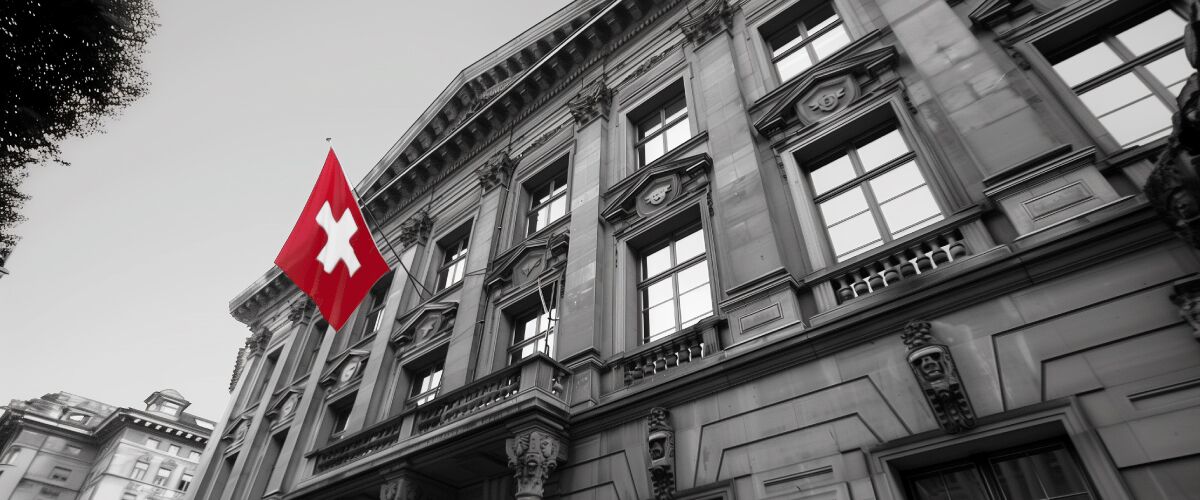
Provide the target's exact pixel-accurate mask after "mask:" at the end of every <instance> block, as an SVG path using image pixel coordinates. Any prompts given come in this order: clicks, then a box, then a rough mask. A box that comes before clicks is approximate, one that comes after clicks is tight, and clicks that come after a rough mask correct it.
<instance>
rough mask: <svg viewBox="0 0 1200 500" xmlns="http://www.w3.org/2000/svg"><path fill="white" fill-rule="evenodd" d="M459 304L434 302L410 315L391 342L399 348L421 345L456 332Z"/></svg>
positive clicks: (393, 335) (394, 333)
mask: <svg viewBox="0 0 1200 500" xmlns="http://www.w3.org/2000/svg"><path fill="white" fill-rule="evenodd" d="M457 312H458V303H457V302H432V303H429V304H425V305H424V306H422V307H421V308H420V309H418V310H417V311H414V312H413V313H412V314H410V315H409V316H408V317H407V318H406V319H405V320H404V322H403V323H401V324H400V326H399V327H397V328H396V330H395V331H393V332H392V336H391V338H390V341H391V342H392V343H393V344H395V345H396V346H397V347H404V346H407V345H410V344H411V345H420V344H423V343H425V342H427V341H429V340H431V339H434V338H437V337H440V336H442V335H444V334H448V333H449V332H451V331H453V330H454V317H455V313H457Z"/></svg>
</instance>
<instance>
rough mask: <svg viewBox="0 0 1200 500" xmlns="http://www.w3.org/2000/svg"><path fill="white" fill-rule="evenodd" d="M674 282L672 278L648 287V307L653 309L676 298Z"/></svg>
mask: <svg viewBox="0 0 1200 500" xmlns="http://www.w3.org/2000/svg"><path fill="white" fill-rule="evenodd" d="M673 283H674V282H672V281H671V279H670V278H668V279H664V280H662V281H659V282H658V283H655V284H653V285H650V286H648V287H646V307H647V308H649V307H653V306H656V305H659V304H661V303H663V302H665V301H668V300H671V298H672V297H674V296H675V288H674V284H673Z"/></svg>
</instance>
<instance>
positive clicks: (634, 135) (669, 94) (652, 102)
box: [624, 74, 701, 171]
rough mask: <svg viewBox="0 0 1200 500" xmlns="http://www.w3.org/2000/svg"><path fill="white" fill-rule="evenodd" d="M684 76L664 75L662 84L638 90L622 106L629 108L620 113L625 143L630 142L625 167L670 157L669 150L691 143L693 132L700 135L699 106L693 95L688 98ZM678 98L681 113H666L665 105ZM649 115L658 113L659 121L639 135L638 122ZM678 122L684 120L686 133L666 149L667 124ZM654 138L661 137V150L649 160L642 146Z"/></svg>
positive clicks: (651, 163) (670, 152) (636, 168)
mask: <svg viewBox="0 0 1200 500" xmlns="http://www.w3.org/2000/svg"><path fill="white" fill-rule="evenodd" d="M688 80H689V79H688V78H685V77H684V76H683V75H678V74H676V75H672V76H671V77H670V78H665V79H664V80H663V82H664V83H663V84H661V85H658V86H656V87H654V88H653V90H652V91H648V92H646V93H645V94H642V97H640V98H639V100H638V101H636V102H634V103H631V104H630V105H629V106H627V107H626V108H627V109H629V111H627V112H625V113H624V123H626V124H627V125H628V128H629V133H628V134H629V144H630V145H631V147H630V148H629V152H630V154H631V155H632V156H631V157H630V162H629V165H630V166H631V168H630V169H629V171H635V170H639V169H642V168H645V167H647V166H652V165H654V164H655V163H657V162H660V161H664V159H667V158H671V157H673V156H674V154H673V153H675V152H676V151H677V150H679V149H680V148H681V147H683V146H686V145H688V144H690V143H692V141H693V140H695V139H696V137H697V136H699V135H701V134H700V133H699V121H698V120H699V115H700V111H701V110H699V109H698V106H697V103H696V101H695V99H693V98H692V93H691V87H690V85H689V83H688ZM679 100H682V101H683V115H682V116H678V117H670V116H667V115H666V109H667V107H668V106H669V105H670V104H673V103H676V102H679ZM653 116H657V117H658V121H657V122H656V123H657V124H658V125H659V128H658V129H657V131H656V132H654V133H652V134H650V135H647V136H645V137H643V136H642V134H641V132H640V130H639V129H640V125H641V124H642V123H644V122H646V120H647V118H650V117H653ZM668 118H670V120H668ZM680 123H686V125H687V131H688V136H687V137H686V138H684V139H683V140H682V141H681V142H679V143H678V144H676V145H675V147H672V148H669V149H668V148H667V144H668V143H667V140H666V137H667V132H668V130H670V129H671V127H673V126H675V125H678V124H680ZM655 139H661V140H662V141H663V142H662V146H663V151H662V154H660V155H659V156H658V157H656V158H655V159H654V160H652V161H649V162H647V161H644V156H645V155H644V150H643V147H644V146H645V145H646V144H649V143H651V142H653V141H654V140H655Z"/></svg>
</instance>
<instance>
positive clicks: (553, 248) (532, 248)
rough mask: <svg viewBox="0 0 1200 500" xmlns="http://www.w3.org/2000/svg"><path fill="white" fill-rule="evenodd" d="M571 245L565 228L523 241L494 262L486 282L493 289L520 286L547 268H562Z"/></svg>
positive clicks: (544, 271)
mask: <svg viewBox="0 0 1200 500" xmlns="http://www.w3.org/2000/svg"><path fill="white" fill-rule="evenodd" d="M569 246H570V234H569V233H568V232H567V231H566V230H565V228H564V229H563V231H562V232H557V233H553V234H549V235H547V236H546V237H544V238H535V239H531V240H527V241H524V242H522V243H521V244H520V245H517V246H515V247H513V248H512V249H510V250H508V251H506V252H504V253H503V254H501V255H500V256H499V257H497V258H496V259H495V260H494V261H493V263H492V271H491V272H489V273H488V274H487V277H486V278H485V279H484V283H487V287H488V288H489V289H492V290H495V289H497V288H503V287H506V286H510V285H515V286H521V285H524V284H526V283H528V282H529V280H531V279H534V278H536V277H538V276H541V275H543V274H545V273H546V271H548V270H557V269H561V268H562V267H563V266H565V265H566V263H567V249H568V247H569Z"/></svg>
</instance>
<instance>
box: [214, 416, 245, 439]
mask: <svg viewBox="0 0 1200 500" xmlns="http://www.w3.org/2000/svg"><path fill="white" fill-rule="evenodd" d="M248 430H250V417H249V416H245V417H242V418H239V419H238V420H237V423H235V424H234V425H231V426H229V428H228V429H226V430H225V434H224V435H222V436H221V440H222V441H234V442H237V441H241V440H242V439H243V438H245V437H246V431H248Z"/></svg>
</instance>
